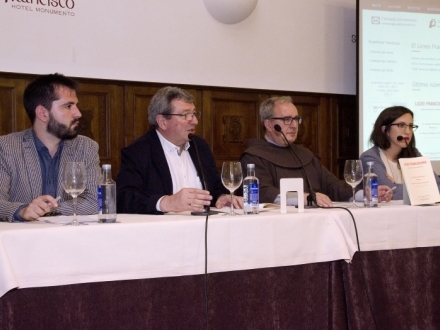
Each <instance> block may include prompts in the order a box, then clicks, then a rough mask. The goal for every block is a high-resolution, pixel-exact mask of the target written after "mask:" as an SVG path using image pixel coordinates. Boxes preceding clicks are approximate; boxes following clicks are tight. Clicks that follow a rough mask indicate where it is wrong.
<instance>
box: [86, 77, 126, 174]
mask: <svg viewBox="0 0 440 330" xmlns="http://www.w3.org/2000/svg"><path fill="white" fill-rule="evenodd" d="M123 95H124V94H123V87H121V86H118V85H115V84H92V83H82V84H81V91H80V92H79V93H78V100H79V103H78V106H79V108H80V110H81V113H82V115H83V117H84V119H85V122H86V129H85V130H84V131H83V132H81V134H83V135H86V136H88V137H90V138H91V139H93V140H95V141H96V142H98V144H99V157H100V159H101V164H111V165H112V172H113V176H115V174H116V173H117V172H116V171H119V167H120V156H119V154H120V149H121V148H122V147H123V146H124V135H125V130H124V126H123V125H121V123H123V121H124V120H123V118H124V114H125V111H124V107H123V106H122V105H123Z"/></svg>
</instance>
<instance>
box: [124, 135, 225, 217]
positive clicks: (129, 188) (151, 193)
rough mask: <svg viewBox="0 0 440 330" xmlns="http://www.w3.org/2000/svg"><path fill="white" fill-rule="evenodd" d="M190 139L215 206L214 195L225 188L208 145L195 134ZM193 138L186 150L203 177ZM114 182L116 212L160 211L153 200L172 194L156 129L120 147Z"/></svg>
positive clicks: (169, 175)
mask: <svg viewBox="0 0 440 330" xmlns="http://www.w3.org/2000/svg"><path fill="white" fill-rule="evenodd" d="M192 140H193V141H194V142H195V143H196V144H197V147H198V151H199V154H200V158H201V159H200V162H201V164H202V167H203V173H204V176H205V180H206V185H207V190H209V192H210V193H211V195H212V197H213V199H212V203H211V206H214V205H215V202H216V201H217V198H218V197H219V196H220V195H222V194H227V193H228V191H227V190H226V189H225V188H224V187H223V184H222V182H221V178H220V175H219V173H218V171H217V168H216V165H215V160H214V156H213V154H212V152H211V149H210V148H209V145H208V144H207V143H206V141H205V140H203V139H202V138H200V137H198V136H194V137H192ZM193 141H191V142H190V145H191V146H190V148H189V149H188V151H189V154H190V156H191V159H192V161H193V163H194V165H195V167H196V169H197V173H198V174H199V177H200V178H202V175H201V170H200V166H199V163H198V161H197V154H196V149H195V147H194V142H193ZM116 181H117V185H116V187H117V200H118V206H117V207H118V213H139V214H162V212H158V211H157V210H156V203H157V201H158V200H159V199H160V198H161V197H162V196H164V195H172V194H173V183H172V179H171V173H170V170H169V168H168V163H167V160H166V158H165V153H164V151H163V149H162V145H161V144H160V140H159V137H158V135H157V133H156V129H155V128H153V129H151V130H150V131H148V132H147V133H146V134H145V135H143V136H142V137H140V138H139V139H137V140H136V141H134V142H133V143H132V144H130V145H129V146H128V147H126V148H123V149H122V151H121V169H120V171H119V174H118V176H117V179H116Z"/></svg>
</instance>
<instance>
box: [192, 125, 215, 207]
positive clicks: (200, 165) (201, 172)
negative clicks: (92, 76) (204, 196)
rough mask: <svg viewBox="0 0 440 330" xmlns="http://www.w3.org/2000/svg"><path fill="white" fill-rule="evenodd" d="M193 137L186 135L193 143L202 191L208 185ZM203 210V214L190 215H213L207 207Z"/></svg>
mask: <svg viewBox="0 0 440 330" xmlns="http://www.w3.org/2000/svg"><path fill="white" fill-rule="evenodd" d="M193 137H194V134H192V133H190V134H188V139H189V140H190V141H192V142H193V143H194V148H195V149H196V156H197V163H198V165H199V168H200V177H201V178H200V179H201V180H200V181H201V183H202V188H203V189H204V190H208V185H207V184H206V180H205V174H204V173H203V167H202V163H201V162H200V154H199V149H198V148H197V143H196V141H195V140H194V139H193ZM204 208H205V212H191V215H209V214H214V213H210V209H209V208H210V207H209V205H206V206H204Z"/></svg>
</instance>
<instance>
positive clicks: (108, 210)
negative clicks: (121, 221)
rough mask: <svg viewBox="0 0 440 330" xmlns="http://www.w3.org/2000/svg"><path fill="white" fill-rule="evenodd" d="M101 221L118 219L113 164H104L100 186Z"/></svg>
mask: <svg viewBox="0 0 440 330" xmlns="http://www.w3.org/2000/svg"><path fill="white" fill-rule="evenodd" d="M98 208H99V212H98V218H99V222H104V223H106V222H115V221H116V182H115V181H113V179H112V166H111V165H110V164H104V165H102V181H101V182H100V184H99V186H98Z"/></svg>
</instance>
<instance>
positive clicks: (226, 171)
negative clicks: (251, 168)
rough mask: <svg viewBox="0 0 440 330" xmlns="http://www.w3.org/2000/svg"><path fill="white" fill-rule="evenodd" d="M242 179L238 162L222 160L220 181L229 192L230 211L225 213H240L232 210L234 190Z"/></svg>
mask: <svg viewBox="0 0 440 330" xmlns="http://www.w3.org/2000/svg"><path fill="white" fill-rule="evenodd" d="M242 180H243V173H242V172H241V163H240V162H224V163H223V166H222V182H223V185H224V186H225V187H226V189H228V190H229V191H230V192H231V211H230V212H229V213H226V215H240V214H238V213H235V212H234V203H233V202H232V201H233V196H234V191H235V190H236V189H237V188H238V187H240V185H241V181H242Z"/></svg>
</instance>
